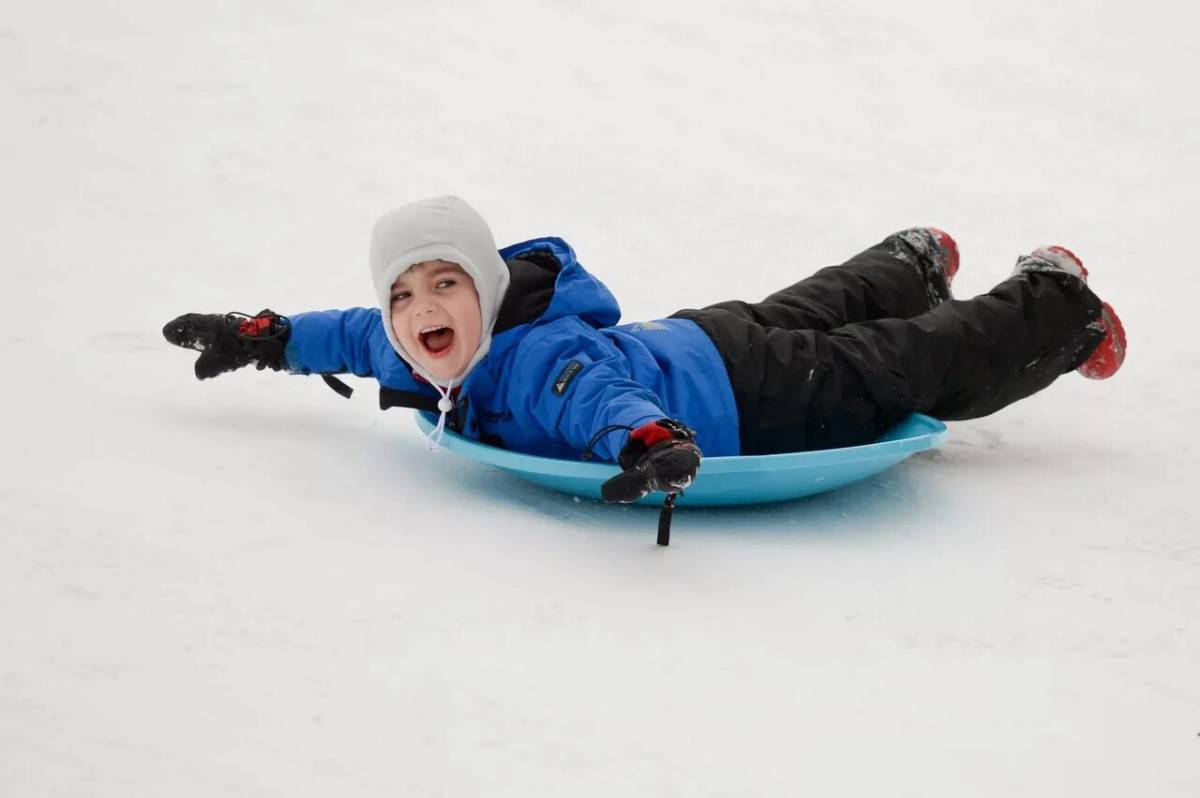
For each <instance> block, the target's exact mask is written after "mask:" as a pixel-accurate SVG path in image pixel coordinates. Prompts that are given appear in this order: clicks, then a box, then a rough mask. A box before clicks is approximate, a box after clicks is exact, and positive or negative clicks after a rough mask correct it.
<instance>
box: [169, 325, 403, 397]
mask: <svg viewBox="0 0 1200 798" xmlns="http://www.w3.org/2000/svg"><path fill="white" fill-rule="evenodd" d="M163 336H164V337H165V338H166V339H167V341H169V342H170V343H172V344H175V345H176V346H180V347H183V348H185V349H194V350H196V351H198V352H200V357H199V358H197V360H196V377H197V378H199V379H202V380H204V379H209V378H211V377H216V376H218V375H220V374H224V373H226V372H229V371H235V370H237V369H239V368H242V367H244V366H248V365H250V364H251V363H253V364H255V365H256V366H257V367H258V368H259V369H260V370H261V369H265V368H270V369H272V370H274V371H284V370H286V371H290V372H293V373H296V374H314V373H315V374H344V373H347V372H349V373H352V374H355V375H356V376H359V377H370V376H374V375H375V374H376V373H377V372H378V370H379V369H377V368H376V362H375V361H376V360H378V359H379V354H378V352H377V351H376V350H378V349H379V348H380V347H379V344H380V343H386V341H387V338H386V335H385V334H384V332H383V329H382V327H381V326H380V314H379V311H378V310H376V309H373V308H370V309H369V308H351V309H349V310H325V311H315V312H310V313H298V314H296V315H295V316H291V317H287V316H281V315H279V314H277V313H274V312H272V311H270V310H263V311H261V312H259V313H257V314H255V315H254V316H246V315H244V314H238V313H226V314H219V313H185V314H184V315H182V316H178V317H177V318H174V319H172V320H171V321H169V322H167V324H166V325H165V326H164V327H163ZM386 349H387V353H390V352H391V349H390V346H388V347H386Z"/></svg>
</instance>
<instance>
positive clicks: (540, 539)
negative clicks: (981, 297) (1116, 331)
mask: <svg viewBox="0 0 1200 798" xmlns="http://www.w3.org/2000/svg"><path fill="white" fill-rule="evenodd" d="M647 6H649V7H647ZM904 9H905V10H904V11H903V12H899V11H895V10H891V9H887V8H885V7H884V6H881V5H880V4H877V3H870V4H861V5H860V4H855V3H823V2H812V3H790V2H761V1H758V2H744V3H722V4H715V3H711V4H710V3H694V2H670V3H652V4H635V3H628V4H625V3H616V4H613V3H599V2H580V1H578V0H576V2H570V3H551V2H536V1H535V0H512V1H511V2H506V3H482V2H464V3H452V4H451V3H445V4H443V3H396V2H382V1H381V0H380V1H376V2H350V3H307V2H294V1H289V2H281V1H279V0H274V1H273V2H255V3H182V2H149V0H130V1H129V2H122V3H107V2H106V3H83V2H75V3H67V2H63V0H48V1H45V0H44V1H42V2H33V0H24V1H22V0H17V2H13V3H9V4H7V5H6V6H5V10H4V13H3V14H0V129H2V130H3V146H2V147H0V176H2V180H0V215H2V218H3V227H4V235H3V236H0V263H2V264H3V287H2V290H0V303H2V314H0V341H2V343H0V366H2V368H3V372H4V374H5V380H4V390H3V407H4V412H3V413H2V414H0V424H2V425H3V427H2V435H3V437H2V439H0V440H2V441H3V443H2V450H3V455H2V468H3V471H2V476H3V480H2V481H0V795H4V796H14V798H16V797H24V796H59V795H62V796H66V795H71V796H114V797H116V796H120V798H131V797H132V796H155V797H157V796H163V795H172V796H217V795H244V796H281V795H286V796H331V795H344V796H397V795H403V796H424V795H444V796H469V795H488V796H521V798H528V796H543V795H544V796H562V795H588V796H590V795H597V796H613V795H620V796H656V797H657V796H733V795H738V796H767V795H771V796H777V795H801V794H812V795H870V796H876V795H891V796H997V797H998V798H999V797H1004V798H1008V797H1009V796H1014V795H1022V796H1063V795H1086V796H1089V798H1098V797H1099V796H1130V795H1146V796H1156V797H1158V798H1163V797H1165V796H1195V795H1198V794H1200V737H1198V736H1197V735H1198V734H1200V532H1198V528H1200V513H1198V511H1197V509H1196V500H1195V499H1196V490H1197V488H1196V485H1197V484H1198V483H1197V479H1196V473H1197V470H1198V469H1197V456H1196V435H1197V433H1198V432H1200V424H1198V422H1197V415H1196V408H1197V395H1198V394H1200V354H1198V351H1200V349H1198V344H1197V333H1196V329H1197V325H1196V320H1195V319H1196V310H1195V308H1196V304H1195V302H1196V297H1197V296H1198V294H1200V278H1198V276H1197V274H1198V271H1200V269H1198V265H1197V262H1196V259H1195V258H1194V257H1193V254H1194V250H1195V246H1194V238H1195V230H1196V224H1195V218H1196V214H1197V211H1198V209H1200V202H1198V199H1200V197H1198V189H1197V186H1200V168H1198V167H1200V163H1198V159H1200V156H1198V152H1200V147H1198V146H1197V144H1198V138H1200V137H1198V135H1197V131H1198V130H1200V106H1198V105H1197V103H1196V101H1195V85H1194V81H1195V76H1196V75H1197V74H1200V55H1198V52H1200V51H1198V50H1197V49H1196V45H1195V35H1194V31H1195V30H1196V24H1197V21H1198V16H1200V15H1198V13H1197V12H1196V11H1194V10H1192V9H1191V8H1190V7H1188V6H1186V5H1184V4H1179V3H1174V2H1171V3H1167V2H1144V3H1134V4H1130V3H1125V2H1119V3H1118V2H1111V3H1091V2H1063V3H1050V4H1047V3H1038V2H1027V1H1024V0H1023V1H1021V2H1010V3H1005V4H1003V7H1001V6H1000V5H997V4H987V3H951V2H945V3H929V2H926V3H908V4H904ZM1181 9H1183V10H1181ZM442 192H454V193H458V194H461V195H462V196H464V197H467V198H468V199H469V200H470V202H472V203H473V204H474V205H475V206H476V207H478V208H479V209H480V210H481V211H482V212H483V213H484V214H485V216H486V217H487V218H488V219H489V221H490V222H491V223H492V226H493V228H494V230H495V232H496V236H497V239H499V240H500V241H501V242H512V241H518V240H522V239H526V238H531V237H534V236H538V235H560V236H562V237H564V238H566V239H567V240H568V241H570V242H571V243H572V244H573V245H574V246H575V248H576V250H577V251H578V253H579V257H580V259H581V261H582V262H583V263H584V265H585V266H586V267H587V268H588V269H590V270H591V271H593V272H594V273H595V274H597V275H599V276H600V277H601V278H602V279H603V280H605V281H606V282H607V283H608V285H609V286H610V287H611V288H612V289H613V291H614V293H615V294H616V295H617V296H618V297H619V298H620V299H621V301H622V303H623V305H624V308H625V312H626V316H625V318H626V319H627V320H637V319H644V318H650V317H655V316H659V315H663V314H666V313H669V312H671V311H673V310H675V309H677V308H679V307H685V306H697V305H701V304H705V303H709V302H713V301H717V300H720V299H727V298H732V297H741V298H747V299H758V298H761V297H762V296H763V295H765V294H766V293H768V292H770V291H772V290H774V289H776V288H779V287H781V286H783V285H786V284H788V283H790V282H793V281H795V280H797V279H799V278H800V277H802V276H804V275H806V274H808V273H809V272H811V271H812V270H814V269H816V268H818V267H820V266H823V265H827V264H830V263H835V262H838V261H840V260H842V259H844V258H846V257H847V256H849V255H851V254H853V253H855V252H857V251H859V250H861V249H863V248H865V247H866V246H868V245H870V244H872V243H874V242H876V241H878V240H879V239H881V238H882V237H883V236H885V235H886V234H888V233H890V232H892V231H894V230H898V229H901V228H904V227H908V226H912V225H924V224H932V225H937V226H940V227H943V228H945V229H946V230H948V231H950V232H951V233H952V234H953V235H954V236H955V237H956V238H957V239H958V241H959V243H960V246H961V249H962V253H963V266H962V271H961V276H960V277H959V279H958V282H957V285H956V286H955V288H956V291H957V293H958V295H959V296H970V295H972V294H975V293H979V292H982V291H985V290H987V289H988V288H989V287H991V285H993V284H994V283H995V282H996V281H998V280H1000V279H1001V278H1003V277H1004V276H1005V275H1006V274H1007V273H1008V271H1009V269H1010V268H1011V266H1012V263H1013V261H1014V260H1015V258H1016V256H1017V255H1019V254H1020V253H1022V252H1027V251H1029V250H1030V249H1032V248H1033V247H1035V246H1037V245H1040V244H1048V243H1062V244H1065V245H1068V246H1070V247H1072V248H1074V249H1075V250H1076V251H1078V252H1079V253H1080V254H1081V255H1082V257H1083V258H1084V260H1085V262H1086V263H1087V266H1088V267H1089V269H1090V270H1091V272H1092V284H1093V286H1094V287H1095V289H1096V291H1097V292H1098V293H1099V294H1100V295H1101V296H1102V297H1104V298H1106V299H1108V300H1110V301H1111V302H1112V303H1113V304H1114V305H1115V306H1116V308H1117V309H1118V311H1119V312H1120V313H1121V316H1122V318H1123V319H1124V321H1125V325H1126V327H1127V329H1128V331H1129V341H1130V355H1129V360H1128V361H1127V363H1126V366H1125V368H1124V370H1123V371H1122V372H1121V373H1120V374H1119V375H1118V376H1117V377H1115V378H1114V379H1112V380H1110V381H1108V382H1105V383H1093V382H1087V381H1085V380H1083V379H1081V378H1079V377H1078V376H1076V375H1068V376H1066V377H1064V378H1063V379H1062V380H1060V381H1059V382H1058V383H1057V384H1055V385H1054V386H1052V387H1051V389H1049V390H1047V391H1046V392H1044V393H1043V394H1039V395H1038V396H1036V397H1033V398H1032V399H1030V400H1028V401H1025V402H1023V403H1021V404H1020V405H1018V406H1014V407H1011V408H1008V409H1006V410H1004V411H1002V412H1000V413H998V414H996V415H995V416H993V417H990V418H986V419H981V420H978V421H973V422H969V423H956V424H953V425H952V426H951V430H950V438H949V440H948V442H947V443H946V445H945V446H944V447H942V448H941V449H939V450H937V451H934V452H931V453H927V454H925V455H922V456H918V457H915V458H913V459H912V460H910V461H908V462H906V463H905V464H903V465H902V466H901V467H899V468H896V469H894V470H893V471H890V472H888V473H887V474H885V475H883V476H881V477H879V478H876V479H873V480H870V481H868V482H865V483H862V484H860V485H857V486H854V487H851V488H848V489H844V490H841V491H838V492H835V493H832V494H828V495H824V496H820V497H816V498H813V499H811V500H804V501H797V502H793V503H788V504H782V505H778V506H771V507H759V508H746V509H741V510H723V511H702V510H701V511H693V512H689V511H681V512H679V513H677V516H676V521H675V534H674V542H673V545H672V546H671V547H670V548H669V549H661V548H657V547H656V546H655V545H654V540H653V537H654V535H653V529H654V520H655V514H654V512H653V511H652V510H644V509H636V508H635V509H630V508H620V507H608V506H601V505H596V504H591V503H587V502H584V503H579V502H576V501H573V500H572V499H571V498H570V497H565V496H560V495H556V494H553V493H549V492H546V491H544V490H541V489H537V488H533V487H530V486H527V485H524V484H521V483H518V482H515V481H514V480H512V479H510V478H508V477H506V476H504V475H502V474H499V473H495V472H493V471H490V470H488V469H487V468H485V467H482V466H478V465H475V464H472V463H469V462H464V461H462V460H459V459H457V458H455V457H454V456H452V455H450V454H442V455H438V456H433V455H429V454H427V453H426V452H425V451H424V450H423V449H422V447H421V445H420V439H419V436H418V433H417V431H416V430H415V428H414V425H413V422H412V419H411V417H410V416H409V414H408V412H407V411H389V412H388V413H380V412H379V411H378V410H377V409H376V406H375V393H374V391H373V389H372V386H371V385H370V384H368V383H366V382H362V383H360V387H361V390H360V392H359V393H358V394H356V395H355V397H354V399H353V400H352V401H344V400H342V399H340V398H338V397H337V396H336V395H334V394H333V393H331V392H330V391H328V390H326V389H325V387H324V386H323V385H322V384H321V383H320V381H319V380H317V379H315V378H310V379H306V378H301V377H288V376H284V375H279V374H273V373H270V372H265V373H259V372H256V371H253V370H248V371H244V372H239V373H237V374H233V375H228V376H225V377H222V378H219V379H217V380H214V381H212V382H206V383H203V384H201V383H198V382H197V381H196V380H195V379H194V378H193V376H192V373H191V360H192V358H191V357H189V356H188V354H187V353H184V352H181V351H179V350H176V349H172V348H170V347H168V346H167V345H166V344H165V343H164V341H163V340H162V338H161V336H160V333H159V329H160V327H161V326H162V324H163V323H164V322H165V321H166V320H167V319H169V318H171V317H172V316H175V315H176V314H179V313H183V312H187V311H203V312H223V311H229V310H242V311H248V312H254V311H257V310H259V309H260V308H263V307H267V306H269V307H271V308H274V309H276V310H278V311H281V312H285V313H286V312H295V311H301V310H306V309H314V308H330V307H347V306H353V305H370V304H371V303H372V292H371V286H370V281H369V278H368V273H367V241H368V236H369V232H370V226H371V224H372V222H373V221H374V219H375V218H376V216H378V215H379V214H381V213H382V212H384V211H386V210H387V209H389V208H391V207H393V206H395V205H397V204H399V203H403V202H407V201H410V200H413V199H417V198H421V197H426V196H431V195H434V194H437V193H442Z"/></svg>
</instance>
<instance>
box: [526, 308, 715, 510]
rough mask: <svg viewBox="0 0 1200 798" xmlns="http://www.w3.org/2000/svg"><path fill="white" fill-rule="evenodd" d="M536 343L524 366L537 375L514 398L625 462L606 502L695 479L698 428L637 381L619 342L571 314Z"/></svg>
mask: <svg viewBox="0 0 1200 798" xmlns="http://www.w3.org/2000/svg"><path fill="white" fill-rule="evenodd" d="M556 328H557V329H556ZM531 338H533V336H531ZM530 344H531V345H530V346H529V347H527V348H526V349H525V351H523V352H521V353H520V354H521V357H520V359H519V361H518V362H519V363H520V364H523V366H518V367H519V368H521V367H523V368H526V369H528V370H530V371H531V372H533V374H531V377H532V379H530V380H519V381H515V382H516V384H523V385H524V386H525V387H526V390H525V391H523V393H525V394H526V395H525V396H524V397H522V399H523V400H524V401H517V402H514V403H513V404H514V405H515V406H516V407H520V408H522V409H524V410H525V411H526V412H528V413H529V414H530V415H531V416H532V417H533V418H535V419H537V420H538V422H539V423H540V424H541V426H542V427H543V428H544V429H546V431H547V432H548V433H550V434H551V435H552V436H553V437H555V438H557V439H559V440H563V441H565V442H566V443H568V444H569V445H571V446H572V447H573V448H575V449H577V450H579V451H582V452H585V453H587V452H591V453H594V454H595V455H597V456H598V457H600V458H601V459H605V460H608V461H610V462H611V461H616V462H618V463H619V464H620V466H621V468H622V469H623V473H622V474H620V475H618V476H617V477H614V478H613V479H611V480H609V482H608V483H606V485H605V487H604V498H605V499H606V500H607V501H617V502H632V501H636V500H637V499H639V498H641V497H642V496H644V495H646V494H647V493H651V492H653V491H658V490H662V491H666V492H669V493H672V492H677V491H679V490H683V489H684V488H686V487H687V486H688V485H690V484H691V482H692V479H693V478H694V477H695V475H696V471H697V470H698V469H699V467H700V459H701V455H700V449H699V447H697V446H696V444H695V435H694V433H693V432H692V430H690V429H688V427H687V426H685V425H684V424H683V423H682V422H679V421H675V420H672V419H670V418H668V414H667V412H666V411H665V410H664V409H663V407H662V400H661V399H660V398H659V397H658V396H657V395H656V394H655V393H654V392H653V391H651V390H650V389H649V388H647V387H646V386H645V385H642V384H641V383H639V382H637V381H635V380H634V379H633V376H632V374H631V373H630V370H629V363H628V361H627V360H626V359H625V357H624V356H623V355H622V354H621V352H620V350H618V349H617V347H616V345H615V344H613V343H612V341H610V340H609V339H608V338H606V337H605V336H603V335H602V334H600V333H599V332H597V331H596V330H594V329H593V328H591V327H589V326H587V325H585V324H583V323H581V322H578V321H577V320H573V321H568V320H565V319H564V320H561V321H560V322H557V323H554V324H552V325H547V327H546V328H543V330H541V331H539V335H537V337H536V338H534V340H533V341H531V342H530ZM530 389H532V393H530Z"/></svg>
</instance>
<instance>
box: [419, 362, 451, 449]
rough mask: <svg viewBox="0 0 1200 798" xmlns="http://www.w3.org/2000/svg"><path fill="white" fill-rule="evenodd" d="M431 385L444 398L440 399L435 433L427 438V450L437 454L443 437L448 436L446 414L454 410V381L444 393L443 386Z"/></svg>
mask: <svg viewBox="0 0 1200 798" xmlns="http://www.w3.org/2000/svg"><path fill="white" fill-rule="evenodd" d="M430 385H432V386H433V387H434V389H435V390H437V392H438V393H439V394H441V397H442V398H441V399H438V403H437V406H438V413H439V415H438V422H437V426H436V427H434V428H433V432H431V433H429V435H428V436H426V438H425V448H426V449H427V450H428V451H431V452H434V453H436V452H438V451H440V448H439V447H440V445H441V442H442V437H443V436H444V435H445V434H446V414H447V413H449V412H450V411H451V410H453V409H454V400H453V399H451V398H450V392H451V391H453V390H454V380H453V379H451V380H450V384H449V385H447V386H446V390H445V391H444V392H443V391H442V386H440V385H438V384H437V383H436V382H431V383H430Z"/></svg>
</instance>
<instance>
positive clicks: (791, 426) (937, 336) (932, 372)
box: [675, 231, 1103, 454]
mask: <svg viewBox="0 0 1200 798" xmlns="http://www.w3.org/2000/svg"><path fill="white" fill-rule="evenodd" d="M912 241H913V239H912V231H904V232H902V233H897V234H895V235H893V236H889V237H888V238H887V239H885V240H884V241H882V242H881V243H879V244H877V245H876V246H874V247H871V248H870V249H868V250H866V251H865V252H863V253H860V254H859V255H857V256H855V257H854V258H851V259H850V260H849V261H847V262H846V263H844V264H842V265H840V266H832V267H829V268H826V269H822V270H821V271H819V272H817V273H816V274H814V275H813V276H812V277H809V278H807V279H805V280H801V281H800V282H798V283H796V284H795V285H792V286H789V287H787V288H785V289H783V290H781V291H778V292H776V293H774V294H772V295H771V296H769V297H767V298H766V299H765V300H763V301H762V302H759V303H746V302H738V301H734V302H722V303H719V304H716V305H711V306H709V307H706V308H701V309H696V310H683V311H680V312H679V313H677V314H675V315H676V316H677V317H682V318H688V319H691V320H692V321H694V322H696V323H697V324H698V325H699V326H700V327H701V328H702V329H703V330H704V331H705V332H706V333H707V334H708V335H709V337H710V338H711V339H712V340H713V343H714V344H715V345H716V347H717V350H718V351H719V352H720V353H721V357H722V359H723V360H724V363H725V367H726V370H727V371H728V375H729V379H730V382H731V384H732V386H733V394H734V398H735V400H736V403H737V407H738V416H739V418H738V422H739V431H740V437H741V451H742V453H743V454H772V453H777V452H789V451H802V450H807V449H825V448H831V447H838V446H852V445H857V444H861V443H868V442H870V441H872V440H874V439H875V438H877V437H878V436H879V435H880V434H881V433H882V432H884V431H885V430H886V429H887V428H889V427H891V426H892V425H894V424H896V423H897V422H898V421H900V420H901V419H903V418H904V417H905V416H906V415H908V414H909V413H911V412H914V411H918V412H922V413H928V414H930V415H933V416H936V417H938V418H942V419H966V418H977V417H979V416H985V415H988V414H990V413H994V412H995V411H997V410H999V409H1001V408H1002V407H1005V406H1006V405H1008V404H1011V403H1012V402H1015V401H1016V400H1018V399H1022V398H1024V397H1026V396H1029V395H1031V394H1034V393H1036V392H1037V391H1040V390H1042V389H1043V388H1045V387H1046V386H1048V385H1049V384H1050V383H1052V382H1053V381H1054V380H1055V379H1057V378H1058V376H1059V375H1061V374H1064V373H1066V372H1069V371H1071V370H1073V369H1075V368H1076V367H1077V366H1078V365H1079V364H1080V363H1082V362H1083V361H1084V360H1085V359H1086V358H1087V356H1088V355H1089V354H1091V352H1092V350H1093V349H1095V347H1096V345H1097V344H1098V343H1099V342H1100V340H1101V339H1102V338H1103V332H1102V331H1101V330H1099V329H1098V328H1097V326H1096V324H1095V322H1096V320H1097V319H1098V318H1099V316H1100V300H1099V299H1097V298H1096V296H1095V294H1093V293H1092V292H1091V291H1090V290H1089V289H1088V288H1087V286H1086V285H1085V284H1084V283H1083V282H1082V281H1079V280H1077V279H1075V278H1073V277H1071V276H1069V275H1065V274H1051V273H1030V274H1024V275H1021V276H1019V277H1013V278H1009V279H1007V280H1005V281H1004V282H1002V283H1000V284H999V285H998V286H996V287H995V288H994V289H992V290H991V291H990V292H988V293H987V294H983V295H981V296H978V297H975V298H973V299H969V300H963V301H957V300H947V299H945V297H947V296H948V292H946V291H945V283H944V280H942V281H940V282H939V279H940V273H939V272H937V271H936V270H934V271H933V272H932V273H931V270H930V268H929V266H930V265H931V264H930V261H929V258H930V257H931V256H930V253H929V252H928V251H927V250H925V251H922V248H921V247H920V246H913V245H912ZM919 243H920V242H919V241H918V244H919Z"/></svg>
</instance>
